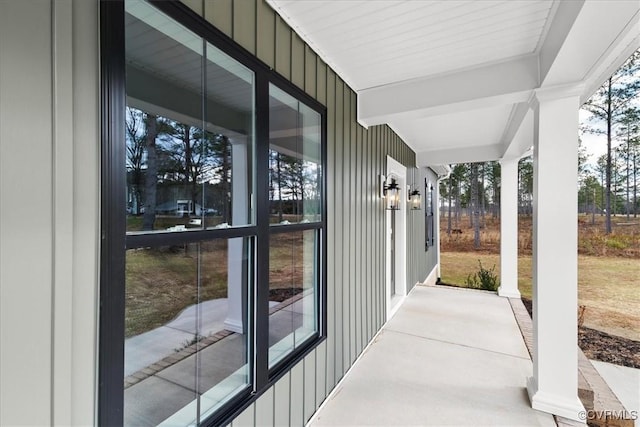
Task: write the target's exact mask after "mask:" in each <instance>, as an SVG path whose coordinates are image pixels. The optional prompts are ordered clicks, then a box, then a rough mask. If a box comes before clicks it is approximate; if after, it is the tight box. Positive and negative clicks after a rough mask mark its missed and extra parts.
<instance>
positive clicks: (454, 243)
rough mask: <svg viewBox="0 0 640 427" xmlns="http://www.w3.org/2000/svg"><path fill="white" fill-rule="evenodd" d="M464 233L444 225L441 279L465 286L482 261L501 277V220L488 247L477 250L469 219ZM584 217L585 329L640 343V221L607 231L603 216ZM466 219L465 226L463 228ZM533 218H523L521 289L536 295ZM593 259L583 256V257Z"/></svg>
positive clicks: (489, 234) (490, 227)
mask: <svg viewBox="0 0 640 427" xmlns="http://www.w3.org/2000/svg"><path fill="white" fill-rule="evenodd" d="M464 220H465V222H464V225H465V226H466V227H464V228H463V233H462V235H459V234H458V235H457V236H455V237H454V236H452V237H451V238H449V237H448V236H447V235H446V226H447V223H446V218H443V221H442V223H441V227H442V228H441V230H442V238H441V240H442V256H441V262H442V264H441V275H442V280H443V281H444V282H445V283H452V284H458V285H463V284H464V283H465V280H466V278H467V276H468V275H469V274H470V273H473V272H475V271H477V269H478V260H481V261H482V265H483V266H484V267H485V268H491V267H492V266H494V265H495V266H496V270H495V272H496V273H497V274H499V273H500V255H499V251H500V233H499V221H497V220H489V221H487V228H486V229H485V230H483V234H482V236H481V239H482V248H481V249H480V250H477V251H476V250H474V249H473V240H472V239H473V232H472V230H471V229H470V228H468V227H469V225H468V218H466V217H465V218H464ZM590 220H591V217H588V218H586V217H584V216H582V217H580V218H579V244H578V246H579V248H581V249H580V251H579V253H580V255H579V256H578V299H579V304H580V305H584V306H586V311H585V321H584V326H588V327H591V328H594V329H599V330H601V331H604V332H607V333H610V334H613V335H618V336H622V337H625V338H630V339H633V340H637V341H640V249H639V248H640V218H637V223H635V222H634V221H633V218H631V220H630V221H627V220H626V217H616V218H614V219H613V223H614V233H612V234H611V235H609V236H606V235H605V234H604V233H603V232H602V228H603V227H604V226H603V223H602V221H603V220H602V218H601V217H596V224H595V225H591V224H590ZM462 223H463V222H462V221H461V222H460V224H461V225H462ZM530 230H531V219H530V217H526V218H521V219H520V235H519V239H518V240H519V244H520V248H519V252H520V255H519V260H518V271H519V277H518V285H519V289H520V292H521V293H522V295H523V296H526V297H529V298H530V297H531V280H532V279H531V237H530ZM585 253H586V254H588V255H583V254H585Z"/></svg>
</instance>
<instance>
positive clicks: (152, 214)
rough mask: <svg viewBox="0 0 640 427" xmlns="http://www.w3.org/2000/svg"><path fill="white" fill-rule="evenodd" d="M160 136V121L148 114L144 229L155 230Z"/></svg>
mask: <svg viewBox="0 0 640 427" xmlns="http://www.w3.org/2000/svg"><path fill="white" fill-rule="evenodd" d="M157 136H158V120H157V118H156V116H154V115H151V114H147V141H146V146H147V174H146V176H145V180H144V189H145V200H144V216H143V218H142V229H143V230H145V231H151V230H153V225H154V223H155V221H156V189H157V183H158V153H157V151H156V138H157Z"/></svg>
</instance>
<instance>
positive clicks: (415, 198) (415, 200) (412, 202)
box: [409, 187, 422, 211]
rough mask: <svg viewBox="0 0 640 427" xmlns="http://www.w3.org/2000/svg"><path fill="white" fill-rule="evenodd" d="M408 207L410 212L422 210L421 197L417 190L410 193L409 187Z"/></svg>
mask: <svg viewBox="0 0 640 427" xmlns="http://www.w3.org/2000/svg"><path fill="white" fill-rule="evenodd" d="M409 206H410V207H411V208H410V209H411V210H412V211H419V210H420V209H422V196H421V195H420V191H418V189H417V188H415V189H414V190H413V191H411V187H409Z"/></svg>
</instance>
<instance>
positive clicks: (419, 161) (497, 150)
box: [416, 144, 504, 167]
mask: <svg viewBox="0 0 640 427" xmlns="http://www.w3.org/2000/svg"><path fill="white" fill-rule="evenodd" d="M503 152H504V147H503V145H502V144H493V145H485V146H481V147H461V148H448V149H442V150H428V151H420V152H418V153H416V165H417V166H418V167H423V166H429V165H448V164H453V163H475V162H489V161H492V160H498V159H500V158H501V157H502V154H503Z"/></svg>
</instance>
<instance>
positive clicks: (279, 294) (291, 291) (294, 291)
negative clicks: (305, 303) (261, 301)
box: [269, 288, 303, 302]
mask: <svg viewBox="0 0 640 427" xmlns="http://www.w3.org/2000/svg"><path fill="white" fill-rule="evenodd" d="M302 290H303V289H302V288H276V289H269V301H277V302H282V301H285V300H288V299H289V298H291V297H292V296H295V295H298V294H299V293H300V292H302Z"/></svg>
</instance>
